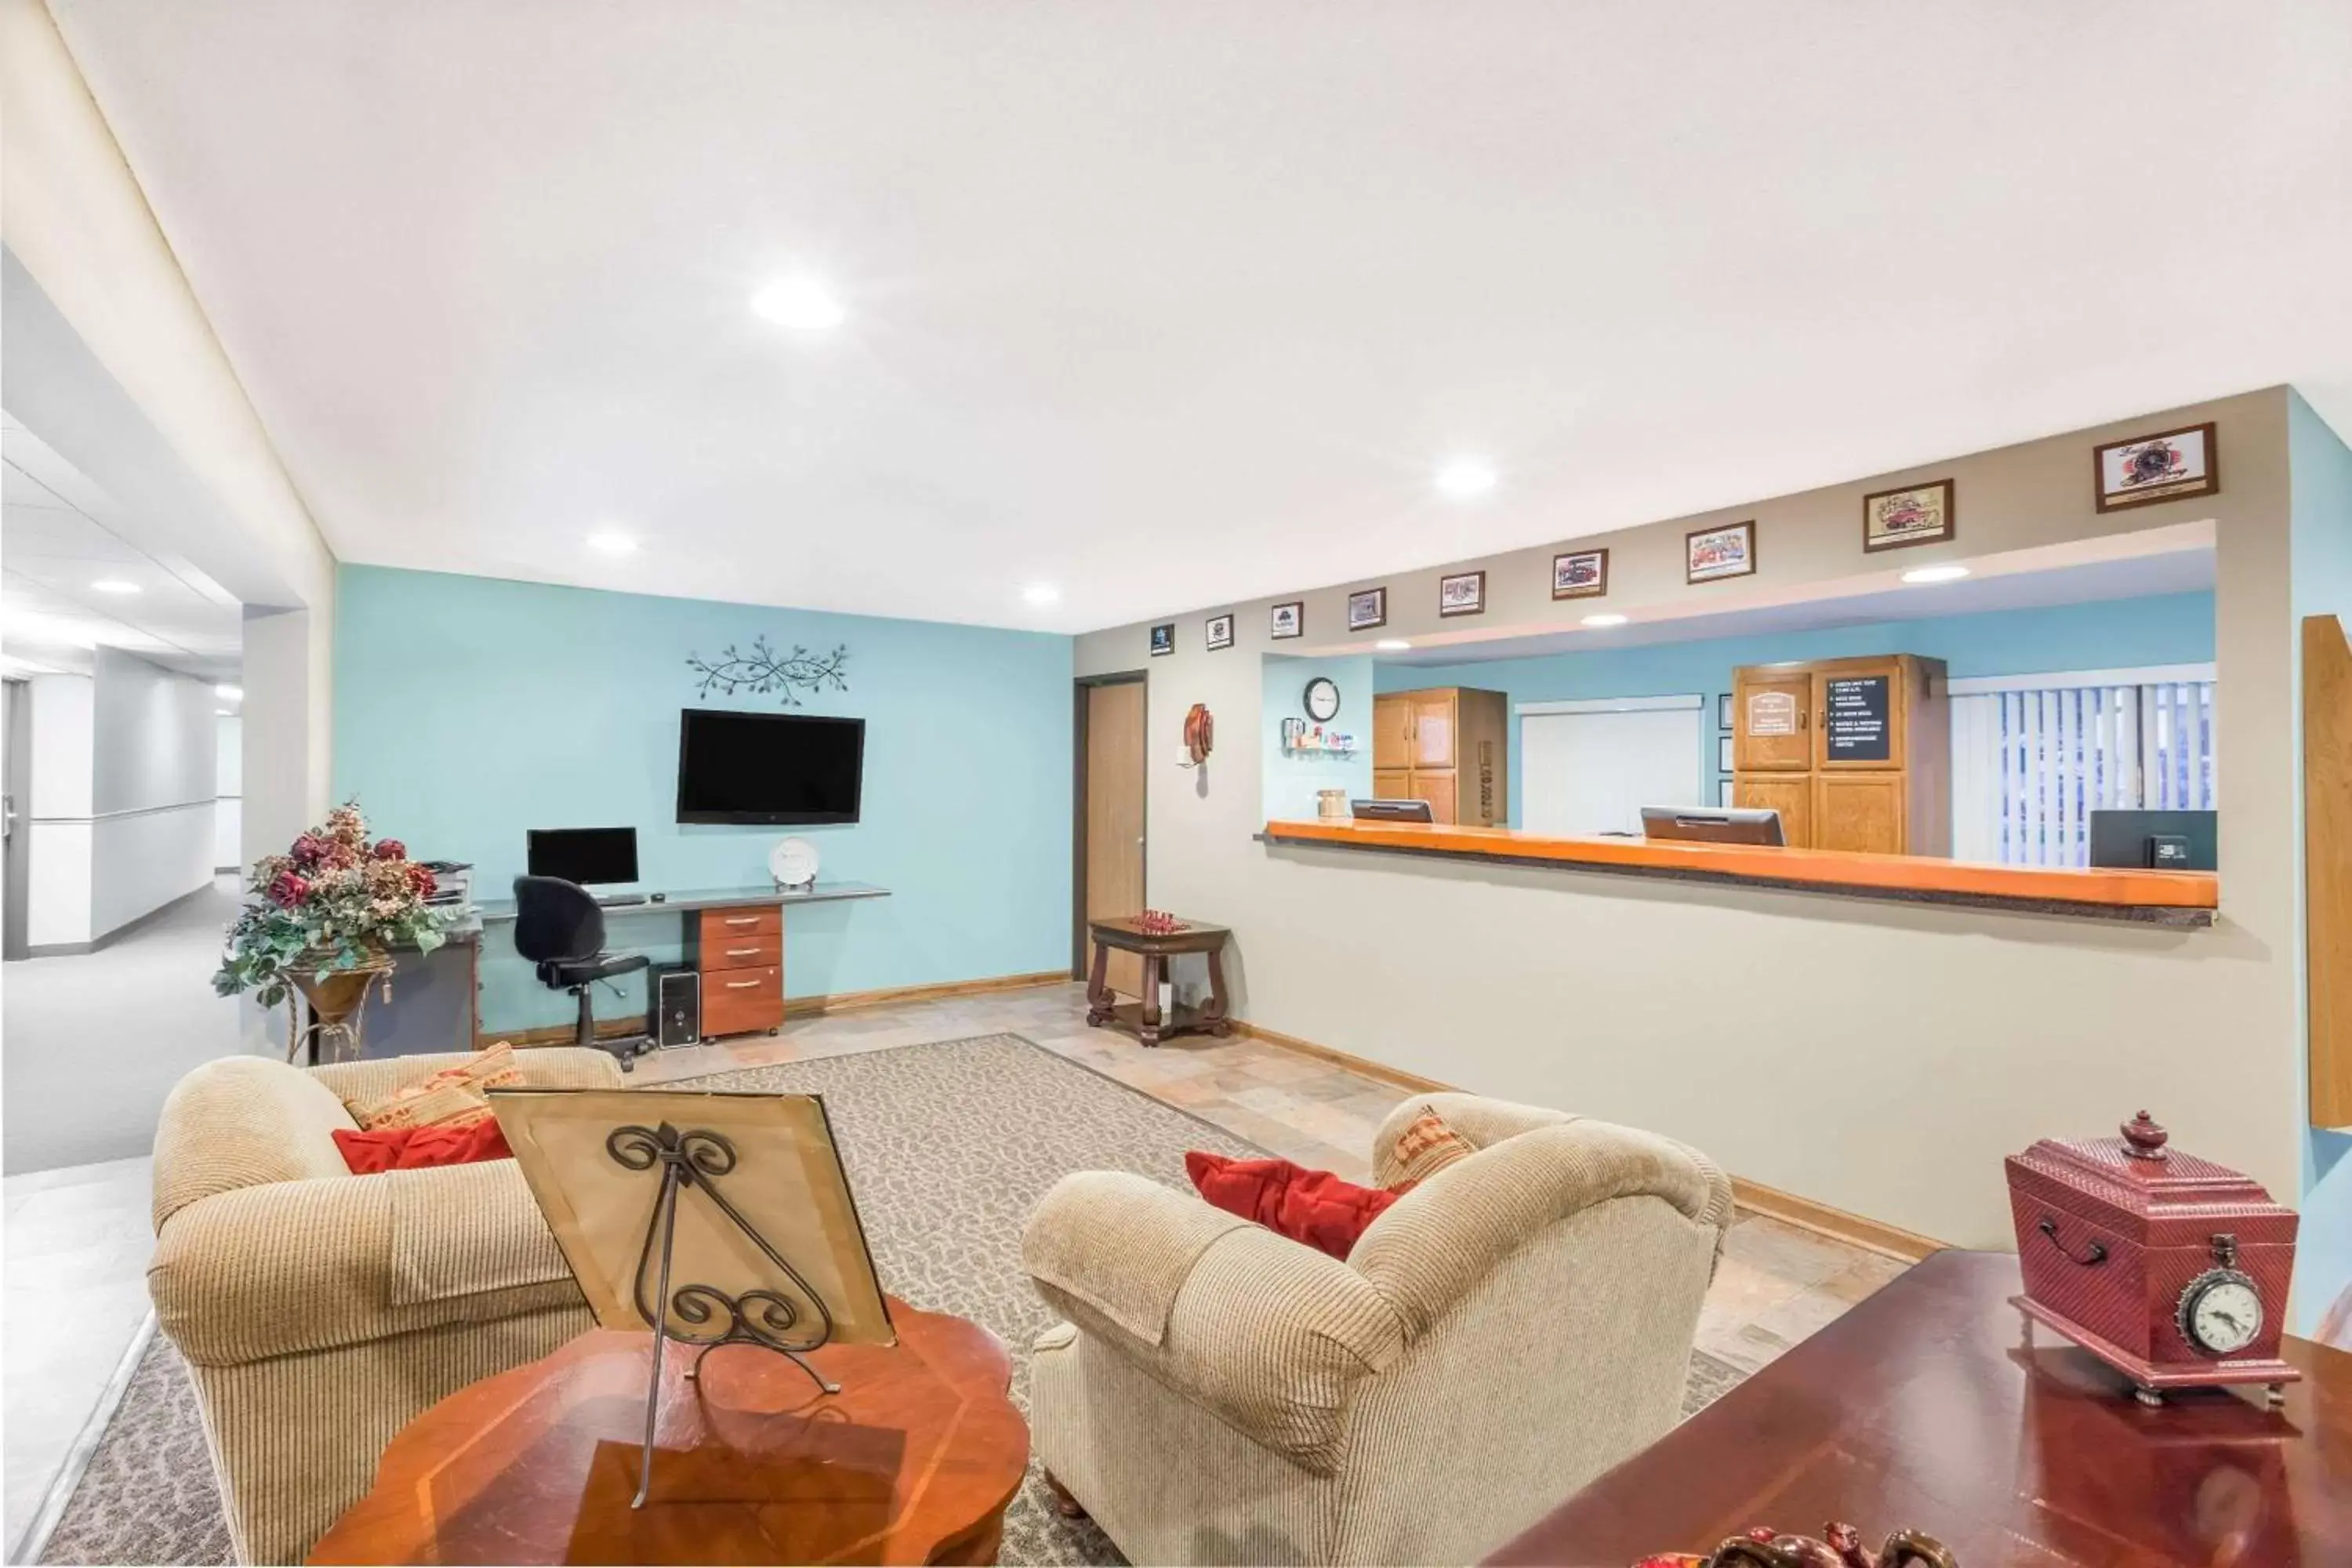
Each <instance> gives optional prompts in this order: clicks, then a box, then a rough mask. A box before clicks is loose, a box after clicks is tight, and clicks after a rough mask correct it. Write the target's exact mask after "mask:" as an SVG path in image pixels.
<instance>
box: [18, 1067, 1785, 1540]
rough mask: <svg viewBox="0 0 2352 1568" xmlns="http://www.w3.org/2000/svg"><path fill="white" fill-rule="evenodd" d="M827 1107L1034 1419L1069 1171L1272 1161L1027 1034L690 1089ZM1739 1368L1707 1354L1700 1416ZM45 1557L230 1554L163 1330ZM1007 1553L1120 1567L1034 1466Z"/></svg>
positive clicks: (884, 1215)
mask: <svg viewBox="0 0 2352 1568" xmlns="http://www.w3.org/2000/svg"><path fill="white" fill-rule="evenodd" d="M691 1081H692V1082H693V1084H694V1085H695V1087H697V1088H702V1089H737V1090H743V1089H752V1090H762V1089H764V1090H790V1091H795V1092H813V1093H818V1094H822V1095H824V1097H825V1110H826V1112H827V1114H828V1116H829V1117H830V1118H831V1120H832V1122H833V1126H834V1130H835V1134H836V1136H837V1137H838V1138H839V1140H840V1142H841V1147H842V1154H843V1159H844V1161H845V1163H846V1164H847V1166H848V1170H849V1177H850V1184H851V1186H852V1188H853V1189H854V1191H855V1192H856V1197H857V1206H858V1211H859V1213H860V1215H862V1216H863V1218H864V1220H865V1223H866V1235H867V1237H868V1239H869V1241H870V1242H871V1244H872V1247H873V1249H874V1255H875V1264H876V1267H877V1268H878V1269H879V1271H880V1273H881V1276H882V1283H883V1287H884V1289H887V1290H889V1291H891V1292H892V1293H894V1294H896V1295H898V1296H900V1297H903V1298H905V1299H906V1300H908V1301H911V1302H913V1303H915V1304H916V1305H918V1306H921V1307H925V1308H928V1309H931V1310H939V1311H946V1312H954V1313H957V1314H959V1315H961V1316H963V1317H967V1318H971V1319H972V1320H973V1321H977V1322H980V1323H983V1324H986V1325H987V1326H988V1327H989V1328H990V1329H992V1330H993V1331H995V1332H996V1334H997V1335H998V1337H999V1338H1001V1339H1003V1342H1005V1344H1006V1346H1007V1347H1009V1348H1010V1350H1011V1351H1012V1352H1013V1399H1014V1401H1015V1402H1016V1403H1018V1404H1019V1405H1021V1406H1022V1408H1023V1409H1024V1412H1025V1411H1026V1409H1027V1407H1028V1393H1029V1346H1030V1344H1031V1342H1033V1341H1034V1339H1035V1338H1036V1336H1037V1334H1038V1333H1039V1332H1040V1331H1042V1330H1044V1329H1045V1328H1046V1327H1047V1326H1048V1325H1049V1324H1050V1323H1051V1322H1052V1321H1053V1313H1052V1312H1051V1311H1050V1310H1048V1309H1047V1308H1046V1307H1045V1303H1044V1302H1042V1301H1040V1300H1038V1299H1037V1296H1036V1294H1035V1292H1034V1291H1033V1290H1032V1289H1030V1287H1029V1282H1028V1277H1027V1276H1026V1275H1024V1273H1023V1272H1022V1271H1021V1267H1020V1248H1019V1237H1020V1230H1021V1225H1022V1222H1023V1221H1024V1219H1025V1218H1026V1217H1027V1216H1028V1214H1029V1211H1030V1209H1031V1208H1032V1207H1034V1205H1035V1204H1036V1202H1037V1199H1038V1198H1039V1197H1041V1196H1042V1195H1044V1194H1045V1189H1046V1188H1047V1187H1049V1186H1051V1185H1053V1184H1054V1182H1055V1180H1056V1179H1057V1178H1059V1177H1060V1176H1061V1175H1062V1174H1063V1173H1065V1172H1068V1171H1074V1170H1124V1171H1133V1172H1136V1173H1139V1174H1142V1175H1147V1176H1150V1177H1152V1178H1154V1179H1155V1180H1158V1181H1160V1182H1164V1183H1166V1184H1169V1185H1171V1186H1174V1187H1179V1188H1185V1187H1186V1186H1187V1184H1186V1182H1185V1179H1184V1163H1183V1155H1184V1151H1185V1150H1187V1149H1211V1150H1215V1151H1219V1152H1225V1153H1232V1154H1258V1153H1263V1152H1264V1151H1263V1150H1260V1149H1258V1148H1256V1147H1255V1145H1253V1144H1251V1143H1250V1142H1247V1141H1246V1140H1244V1139H1241V1138H1238V1137H1235V1136H1234V1135H1233V1134H1232V1133H1229V1132H1226V1131H1223V1130H1221V1129H1219V1128H1216V1127H1213V1126H1211V1125H1210V1124H1209V1123H1207V1122H1205V1121H1200V1120H1198V1119H1197V1118H1194V1117H1192V1116H1190V1115H1187V1114H1186V1113H1185V1112H1183V1111H1181V1110H1176V1109H1174V1108H1173V1107H1171V1106H1167V1105H1163V1104H1161V1103H1160V1101H1158V1100H1152V1099H1150V1097H1148V1096H1146V1095H1144V1094H1142V1093H1140V1092H1139V1091H1137V1090H1135V1089H1129V1088H1128V1087H1127V1086H1125V1085H1124V1084H1120V1083H1118V1082H1115V1081H1114V1080H1112V1079H1108V1078H1106V1077H1103V1076H1102V1075H1101V1074H1098V1073H1096V1072H1094V1071H1092V1070H1090V1069H1088V1068H1084V1067H1081V1066H1079V1065H1077V1064H1076V1063H1075V1062H1071V1061H1067V1060H1066V1059H1064V1058H1061V1057H1058V1056H1055V1055H1054V1054H1053V1053H1052V1052H1050V1051H1046V1050H1044V1049H1042V1048H1040V1047H1036V1046H1033V1045H1031V1044H1030V1043H1029V1042H1027V1041H1025V1040H1023V1039H1020V1038H1018V1037H1014V1036H1011V1035H993V1036H989V1037H984V1038H981V1039H975V1040H956V1041H950V1042H946V1043H943V1044H939V1045H928V1046H905V1047H897V1048H895V1049H888V1050H878V1051H867V1052H862V1053H858V1054H856V1055H850V1056H839V1057H827V1058H818V1059H815V1060H811V1061H800V1062H788V1063H784V1064H782V1065H781V1066H777V1067H768V1068H748V1069H744V1070H740V1071H735V1072H725V1073H718V1074H714V1075H712V1076H711V1077H709V1078H702V1079H693V1080H691ZM1740 1375H1741V1374H1740V1373H1739V1372H1738V1370H1737V1369H1736V1368H1733V1367H1731V1366H1730V1365H1728V1364H1727V1363H1723V1362H1720V1361H1717V1360H1716V1359H1715V1358H1714V1357H1711V1356H1708V1355H1706V1354H1704V1353H1703V1352H1695V1353H1694V1354H1693V1357H1692V1363H1691V1372H1690V1384H1689V1389H1688V1393H1687V1394H1686V1395H1685V1405H1684V1410H1685V1415H1688V1414H1692V1413H1695V1412H1696V1411H1697V1410H1699V1409H1701V1408H1703V1407H1704V1406H1705V1405H1707V1404H1709V1403H1711V1402H1713V1401H1714V1400H1715V1399H1716V1398H1717V1397H1719V1396H1720V1395H1721V1394H1724V1393H1725V1392H1727V1390H1728V1389H1729V1388H1730V1387H1731V1386H1732V1385H1733V1384H1737V1383H1738V1381H1739V1378H1740ZM41 1561H42V1562H44V1563H226V1562H227V1561H228V1534H227V1531H226V1527H225V1526H224V1524H223V1522H222V1519H221V1513H220V1501H219V1496H218V1494H217V1493H216V1492H215V1490H214V1488H213V1481H212V1475H211V1470H210V1468H209V1465H208V1462H207V1460H206V1458H205V1445H204V1436H203V1432H202V1429H201V1428H200V1426H199V1425H198V1417H197V1413H196V1403H195V1395H194V1389H193V1388H192V1386H191V1385H190V1384H189V1382H188V1377H187V1372H186V1369H185V1367H184V1365H183V1364H182V1363H181V1362H180V1358H179V1355H178V1352H175V1351H174V1350H173V1348H172V1346H171V1344H170V1342H168V1341H166V1340H165V1339H164V1338H163V1336H162V1335H161V1334H158V1335H157V1336H156V1337H155V1341H154V1343H153V1345H152V1348H151V1349H150V1350H149V1351H148V1352H147V1355H146V1358H145V1359H144V1361H142V1363H141V1365H140V1367H139V1370H138V1372H137V1373H136V1374H135V1375H134V1376H133V1378H132V1380H131V1387H130V1391H129V1392H128V1394H125V1396H124V1398H123V1402H122V1405H121V1409H120V1410H119V1411H118V1412H117V1413H116V1415H115V1417H114V1419H113V1421H112V1423H111V1424H110V1425H109V1426H108V1427H107V1430H106V1435H105V1436H104V1437H103V1438H102V1439H101V1440H100V1445H99V1448H98V1451H97V1453H96V1455H95V1456H94V1457H93V1458H92V1460H91V1462H90V1465H89V1469H88V1471H87V1472H86V1473H85V1474H84V1475H83V1478H82V1480H81V1484H80V1485H79V1487H78V1488H76V1489H75V1491H74V1495H73V1498H72V1500H71V1501H70V1502H69V1503H68V1505H67V1507H66V1510H65V1514H64V1516H63V1518H62V1519H61V1520H60V1521H59V1522H58V1528H57V1530H56V1531H55V1532H54V1533H53V1534H52V1535H51V1536H50V1538H49V1542H48V1546H47V1550H46V1551H45V1552H43V1554H42V1558H41ZM1002 1561H1003V1562H1005V1563H1118V1562H1120V1561H1121V1559H1120V1558H1119V1556H1118V1550H1117V1549H1116V1548H1115V1547H1113V1546H1112V1545H1111V1543H1110V1542H1109V1540H1108V1538H1106V1537H1105V1536H1104V1535H1103V1534H1102V1533H1101V1532H1100V1531H1097V1530H1096V1529H1095V1528H1094V1526H1093V1525H1092V1524H1091V1523H1090V1522H1088V1521H1069V1520H1065V1519H1063V1518H1062V1517H1061V1515H1060V1514H1058V1513H1056V1512H1055V1510H1054V1508H1053V1505H1052V1503H1051V1501H1050V1500H1048V1499H1047V1498H1046V1496H1045V1490H1044V1488H1043V1485H1042V1483H1041V1482H1040V1480H1039V1479H1038V1478H1037V1476H1036V1474H1035V1473H1034V1470H1033V1472H1032V1474H1031V1476H1030V1479H1029V1482H1028V1484H1027V1485H1026V1486H1025V1487H1024V1488H1023V1489H1022V1491H1021V1494H1020V1495H1019V1496H1017V1497H1016V1498H1014V1500H1013V1505H1012V1507H1011V1508H1009V1509H1008V1510H1006V1511H1005V1519H1004V1546H1003V1557H1002Z"/></svg>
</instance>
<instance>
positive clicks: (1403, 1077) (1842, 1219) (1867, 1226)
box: [1233, 1018, 1945, 1263]
mask: <svg viewBox="0 0 2352 1568" xmlns="http://www.w3.org/2000/svg"><path fill="white" fill-rule="evenodd" d="M1233 1024H1234V1029H1235V1030H1237V1031H1238V1032H1240V1033H1242V1034H1244V1035H1247V1036H1249V1037H1251V1038H1252V1039H1256V1040H1264V1041H1265V1043H1266V1044H1268V1045H1270V1046H1279V1047H1282V1048H1283V1049H1285V1050H1289V1051H1297V1052H1298V1053H1299V1054H1300V1055H1301V1056H1308V1057H1314V1058H1317V1059H1318V1060H1320V1061H1327V1062H1329V1063H1331V1064H1333V1065H1334V1066H1336V1067H1343V1068H1347V1069H1348V1070H1349V1072H1353V1073H1359V1074H1361V1075H1362V1076H1363V1077H1365V1078H1369V1079H1378V1080H1379V1081H1381V1082H1382V1083H1392V1084H1394V1085H1396V1086H1397V1087H1398V1088H1399V1089H1409V1090H1411V1091H1412V1092H1413V1093H1416V1094H1461V1093H1468V1092H1470V1091H1469V1090H1466V1089H1457V1088H1455V1086H1454V1085H1453V1084H1450V1083H1440V1082H1439V1081H1438V1080H1437V1079H1433V1078H1423V1077H1422V1076H1421V1075H1420V1074H1418V1073H1409V1072H1403V1071H1401V1070H1399V1069H1398V1068H1392V1067H1389V1066H1387V1065H1386V1064H1384V1063H1381V1062H1376V1061H1370V1060H1368V1059H1366V1058H1363V1057H1359V1056H1351V1055H1349V1053H1348V1052H1346V1051H1341V1050H1334V1049H1333V1048H1332V1047H1329V1046H1318V1045H1317V1044H1316V1043H1315V1042H1314V1041H1312V1040H1302V1039H1300V1038H1299V1037H1297V1035H1286V1034H1284V1033H1283V1032H1282V1031H1281V1030H1279V1029H1269V1028H1267V1027H1266V1026H1265V1025H1263V1024H1253V1023H1251V1022H1249V1021H1248V1020H1247V1019H1245V1018H1235V1019H1234V1021H1233ZM1731 1200H1732V1203H1733V1204H1734V1205H1736V1206H1738V1207H1739V1208H1743V1209H1746V1210H1748V1212H1749V1213H1750V1214H1760V1215H1764V1216H1766V1217H1767V1218H1769V1219H1776V1220H1779V1221H1780V1223H1781V1224H1782V1225H1792V1226H1796V1227H1797V1228H1798V1229H1799V1230H1809V1231H1811V1232H1812V1233H1813V1234H1815V1235H1816V1236H1826V1237H1830V1238H1831V1239H1832V1240H1835V1241H1843V1242H1844V1243H1846V1244H1847V1245H1848V1246H1850V1247H1861V1248H1862V1249H1863V1250H1864V1251H1865V1252H1875V1253H1877V1254H1879V1255H1880V1256H1882V1257H1885V1258H1895V1259H1897V1260H1899V1261H1901V1262H1904V1263H1916V1262H1918V1261H1919V1260H1920V1259H1921V1258H1926V1257H1927V1256H1928V1255H1929V1254H1931V1253H1937V1252H1941V1251H1943V1250H1944V1247H1945V1244H1944V1243H1943V1242H1940V1241H1937V1240H1936V1239H1934V1238H1933V1237H1925V1236H1920V1235H1918V1234H1917V1233H1916V1232H1913V1231H1908V1230H1905V1229H1903V1228H1902V1227H1901V1226H1892V1225H1888V1224H1886V1223H1885V1222H1884V1221H1883V1220H1874V1219H1870V1218H1868V1217H1866V1216H1864V1215H1858V1214H1848V1213H1847V1212H1846V1211H1845V1210H1843V1209H1839V1208H1832V1207H1831V1206H1830V1205H1827V1204H1817V1203H1815V1202H1813V1200H1812V1199H1811V1198H1801V1197H1799V1196H1797V1195H1796V1194H1794V1193H1784V1192H1782V1191H1780V1189H1779V1188H1777V1187H1768V1186H1766V1185H1764V1184H1763V1183H1761V1182H1751V1181H1748V1179H1747V1178H1746V1177H1743V1176H1734V1177H1732V1178H1731Z"/></svg>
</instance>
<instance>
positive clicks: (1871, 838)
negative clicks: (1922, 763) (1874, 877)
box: [1813, 773, 1903, 855]
mask: <svg viewBox="0 0 2352 1568" xmlns="http://www.w3.org/2000/svg"><path fill="white" fill-rule="evenodd" d="M1813 847H1814V848H1816V849H1853V850H1860V851H1862V852H1864V853H1866V854H1872V855H1900V854H1902V853H1903V775H1902V774H1901V773H1822V774H1818V775H1816V776H1815V778H1814V780H1813Z"/></svg>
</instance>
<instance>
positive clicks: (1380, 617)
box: [1348, 588, 1389, 632]
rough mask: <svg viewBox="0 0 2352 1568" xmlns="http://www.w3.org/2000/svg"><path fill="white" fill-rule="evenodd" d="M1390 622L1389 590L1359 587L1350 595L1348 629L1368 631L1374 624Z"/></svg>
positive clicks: (1379, 624)
mask: <svg viewBox="0 0 2352 1568" xmlns="http://www.w3.org/2000/svg"><path fill="white" fill-rule="evenodd" d="M1388 624H1389V591H1388V590H1387V589H1386V588H1359V589H1357V590H1356V591H1355V592H1354V593H1352V594H1350V595H1348V629H1349V631H1351V632H1368V631H1370V630H1371V629H1372V628H1373V627H1374V626H1387V625H1388Z"/></svg>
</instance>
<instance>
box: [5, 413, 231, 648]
mask: <svg viewBox="0 0 2352 1568" xmlns="http://www.w3.org/2000/svg"><path fill="white" fill-rule="evenodd" d="M101 520H103V521H101ZM110 525H111V526H110ZM133 536H135V530H132V529H131V527H130V526H129V525H128V523H127V521H126V520H125V519H124V518H123V516H122V513H121V509H120V508H118V507H117V506H115V504H114V503H113V501H112V500H110V498H109V497H108V496H107V495H106V494H105V493H104V492H103V491H101V490H100V489H98V488H97V487H96V486H94V485H92V484H90V483H89V480H88V479H84V478H83V477H82V476H81V475H80V474H79V473H77V472H75V471H74V470H73V469H72V468H68V467H67V466H66V465H65V463H64V462H63V460H62V459H60V458H58V456H57V455H56V454H55V453H54V452H52V451H51V450H50V449H49V448H48V447H46V446H45V445H43V444H42V443H41V442H40V440H39V439H37V437H34V436H33V435H31V434H30V433H29V432H27V431H26V429H25V428H24V426H21V425H19V424H17V423H16V421H15V420H14V419H11V418H8V417H7V416H5V415H0V654H5V656H6V658H7V659H8V666H7V671H8V673H9V674H11V675H21V674H26V673H29V672H36V671H41V670H67V671H87V670H88V669H89V668H90V655H91V651H92V650H93V649H95V648H99V647H119V648H122V649H125V650H127V651H129V652H131V653H135V654H137V655H139V656H140V657H141V658H145V659H148V660H150V661H151V662H152V663H155V664H160V665H162V666H163V667H164V668H167V669H177V670H181V671H184V672H185V673H187V674H189V675H194V676H199V677H202V678H203V679H209V680H230V679H235V678H236V672H237V668H238V667H239V664H240V662H241V660H242V658H243V648H244V628H243V625H242V619H243V612H242V609H241V607H240V606H239V605H238V604H237V602H236V600H235V599H234V598H232V597H230V595H228V594H227V593H226V591H224V590H223V589H222V588H221V587H220V585H219V584H215V583H214V582H213V581H212V580H211V579H209V578H207V577H205V575H204V574H202V573H201V572H198V571H196V570H195V569H194V568H193V567H192V566H190V565H189V564H188V563H186V562H184V561H181V560H177V559H175V558H173V557H172V556H170V555H168V554H163V553H159V552H150V551H148V550H144V549H142V548H141V547H140V546H139V545H137V544H134V543H133V542H131V538H132V537H133ZM100 582H108V583H127V584H131V586H132V587H134V588H136V589H137V590H138V591H137V592H136V593H131V594H114V593H106V592H103V591H101V590H100V589H98V588H95V587H93V586H92V584H96V583H100Z"/></svg>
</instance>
